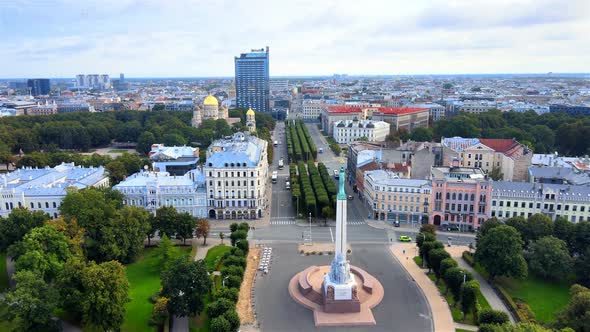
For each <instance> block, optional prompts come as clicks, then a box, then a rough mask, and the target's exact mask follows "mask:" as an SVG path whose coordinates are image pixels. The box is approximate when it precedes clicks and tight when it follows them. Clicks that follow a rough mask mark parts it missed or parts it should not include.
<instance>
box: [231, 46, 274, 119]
mask: <svg viewBox="0 0 590 332" xmlns="http://www.w3.org/2000/svg"><path fill="white" fill-rule="evenodd" d="M235 64H236V105H237V107H242V108H245V109H248V108H251V109H253V110H254V111H256V112H270V106H269V95H270V84H269V81H270V80H269V72H268V46H267V47H266V50H265V49H258V50H252V51H251V52H250V53H242V54H240V56H239V57H235Z"/></svg>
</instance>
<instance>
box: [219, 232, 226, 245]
mask: <svg viewBox="0 0 590 332" xmlns="http://www.w3.org/2000/svg"><path fill="white" fill-rule="evenodd" d="M219 239H220V240H221V244H223V239H225V234H224V233H223V232H219Z"/></svg>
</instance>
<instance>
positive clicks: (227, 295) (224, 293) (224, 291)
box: [215, 286, 240, 303]
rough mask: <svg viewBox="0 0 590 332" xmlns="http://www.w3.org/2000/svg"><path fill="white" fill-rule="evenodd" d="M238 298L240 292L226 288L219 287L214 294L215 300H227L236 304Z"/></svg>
mask: <svg viewBox="0 0 590 332" xmlns="http://www.w3.org/2000/svg"><path fill="white" fill-rule="evenodd" d="M239 296H240V290H239V289H237V288H228V287H223V286H222V287H220V288H219V290H218V291H217V293H216V294H215V298H216V299H221V298H224V299H227V300H230V301H232V302H233V303H237V302H238V298H239Z"/></svg>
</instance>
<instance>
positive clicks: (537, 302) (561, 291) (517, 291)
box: [498, 276, 569, 323]
mask: <svg viewBox="0 0 590 332" xmlns="http://www.w3.org/2000/svg"><path fill="white" fill-rule="evenodd" d="M498 284H500V285H501V286H503V287H504V288H505V289H506V291H508V293H510V296H512V297H513V298H515V299H521V300H523V301H524V302H526V303H527V304H528V305H529V307H530V308H531V310H532V311H533V312H534V313H535V318H536V319H537V320H538V321H539V322H543V323H550V322H554V321H555V313H556V312H558V311H560V310H561V309H563V308H564V307H565V306H566V304H567V302H568V301H569V286H568V285H567V284H564V283H555V282H549V281H545V280H541V279H539V278H537V277H535V276H529V277H528V278H527V279H525V280H515V279H506V278H498Z"/></svg>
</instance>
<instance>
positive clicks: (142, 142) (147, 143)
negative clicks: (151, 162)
mask: <svg viewBox="0 0 590 332" xmlns="http://www.w3.org/2000/svg"><path fill="white" fill-rule="evenodd" d="M154 143H156V137H155V136H154V134H152V133H151V132H149V131H144V132H143V133H141V135H139V138H138V139H137V151H139V153H142V154H148V153H149V152H150V151H151V150H152V144H154Z"/></svg>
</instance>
